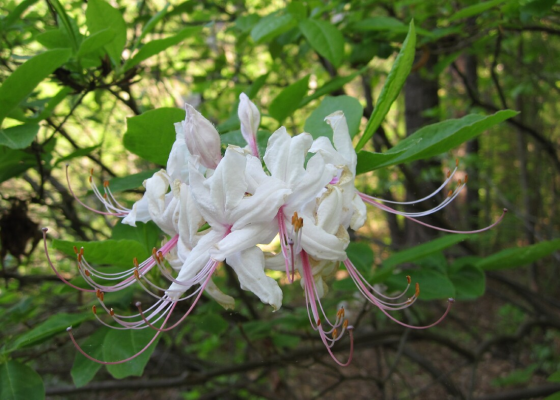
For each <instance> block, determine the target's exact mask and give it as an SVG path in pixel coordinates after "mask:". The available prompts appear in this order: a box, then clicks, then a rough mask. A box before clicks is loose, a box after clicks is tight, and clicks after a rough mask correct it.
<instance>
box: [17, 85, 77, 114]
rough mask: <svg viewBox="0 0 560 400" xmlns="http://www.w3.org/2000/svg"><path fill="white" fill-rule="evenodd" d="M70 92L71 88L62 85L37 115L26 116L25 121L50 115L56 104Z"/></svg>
mask: <svg viewBox="0 0 560 400" xmlns="http://www.w3.org/2000/svg"><path fill="white" fill-rule="evenodd" d="M71 92H72V88H70V87H67V86H65V87H63V88H62V89H60V90H59V91H58V93H57V94H56V95H54V96H53V97H51V98H50V99H49V101H48V102H47V104H46V106H45V108H44V109H43V111H41V112H40V113H39V115H37V116H35V117H30V118H27V119H26V122H39V121H42V120H44V119H45V118H48V117H50V116H51V114H52V113H53V111H54V109H55V108H56V106H58V105H59V104H60V103H61V102H62V101H63V100H64V99H65V98H66V97H67V96H68V95H69V94H70V93H71Z"/></svg>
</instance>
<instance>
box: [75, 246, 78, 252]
mask: <svg viewBox="0 0 560 400" xmlns="http://www.w3.org/2000/svg"><path fill="white" fill-rule="evenodd" d="M74 253H75V254H78V248H77V247H76V246H74Z"/></svg>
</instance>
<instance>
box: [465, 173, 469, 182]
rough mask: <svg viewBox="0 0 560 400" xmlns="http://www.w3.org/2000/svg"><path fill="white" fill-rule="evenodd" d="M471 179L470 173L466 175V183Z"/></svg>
mask: <svg viewBox="0 0 560 400" xmlns="http://www.w3.org/2000/svg"><path fill="white" fill-rule="evenodd" d="M468 181H469V174H466V175H465V183H467V182H468Z"/></svg>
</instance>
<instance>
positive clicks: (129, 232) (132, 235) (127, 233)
mask: <svg viewBox="0 0 560 400" xmlns="http://www.w3.org/2000/svg"><path fill="white" fill-rule="evenodd" d="M160 236H161V230H160V229H159V228H158V226H157V225H156V224H155V223H154V222H153V221H149V222H148V223H143V222H136V226H135V227H134V226H130V225H127V224H123V223H118V224H116V225H115V227H114V228H113V233H112V234H111V239H113V240H135V241H137V242H138V243H140V244H141V245H142V246H143V247H144V249H145V250H146V252H147V253H150V254H151V252H152V249H153V248H154V247H159V245H160V240H159V239H160Z"/></svg>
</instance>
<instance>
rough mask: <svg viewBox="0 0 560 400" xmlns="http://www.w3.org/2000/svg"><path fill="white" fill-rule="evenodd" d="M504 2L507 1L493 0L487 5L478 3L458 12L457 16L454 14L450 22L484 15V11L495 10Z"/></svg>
mask: <svg viewBox="0 0 560 400" xmlns="http://www.w3.org/2000/svg"><path fill="white" fill-rule="evenodd" d="M504 1H505V0H492V1H487V2H485V3H478V4H475V5H472V6H469V7H465V8H463V9H461V10H459V11H457V12H456V13H455V14H453V15H452V16H451V18H449V22H453V21H457V20H459V19H463V18H469V17H473V16H475V15H478V14H482V13H483V12H484V11H486V10H489V9H491V8H494V7H495V6H497V5H498V4H501V3H503V2H504Z"/></svg>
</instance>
